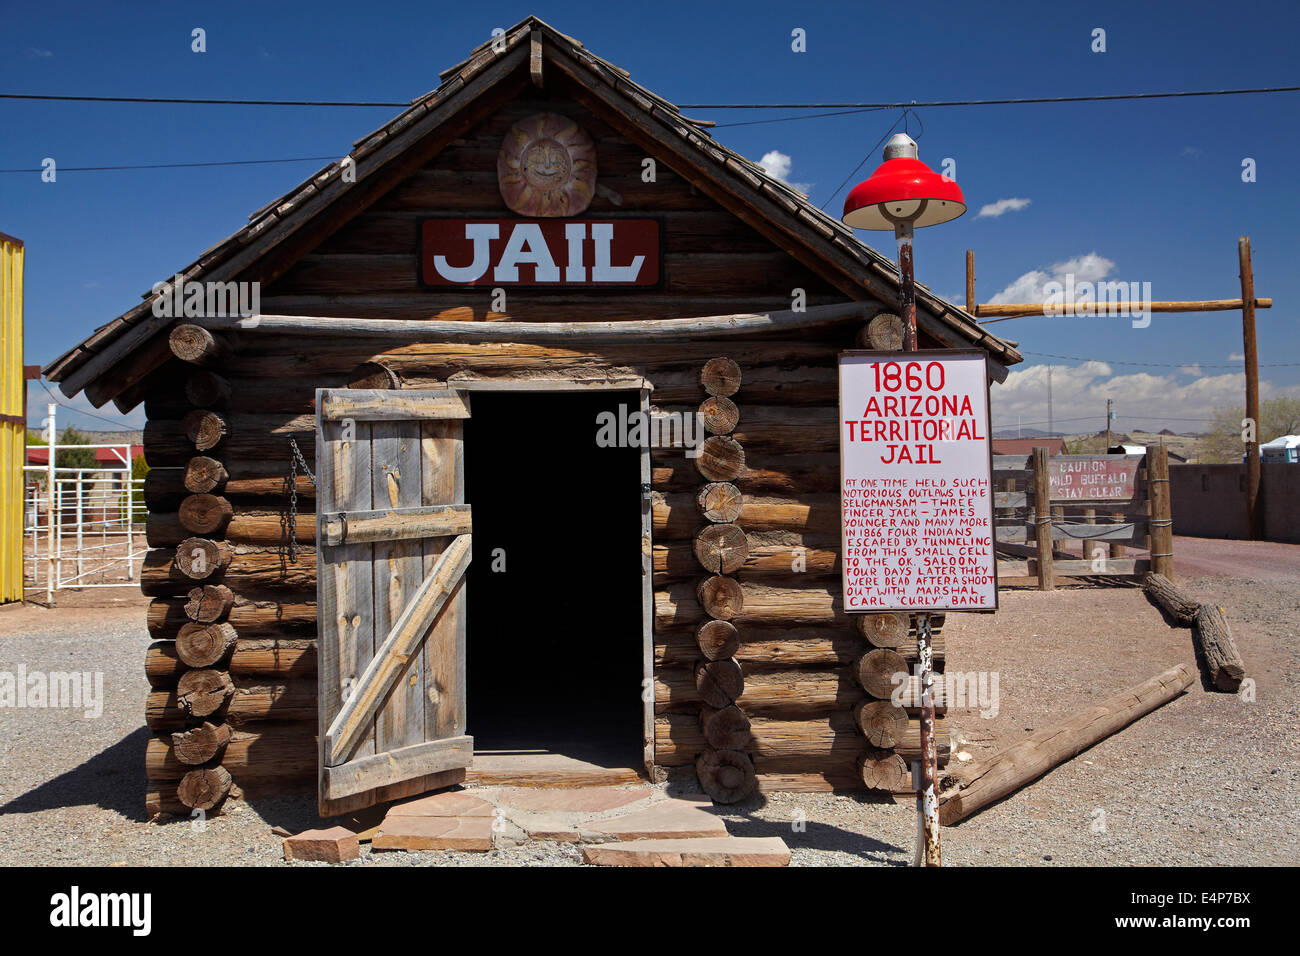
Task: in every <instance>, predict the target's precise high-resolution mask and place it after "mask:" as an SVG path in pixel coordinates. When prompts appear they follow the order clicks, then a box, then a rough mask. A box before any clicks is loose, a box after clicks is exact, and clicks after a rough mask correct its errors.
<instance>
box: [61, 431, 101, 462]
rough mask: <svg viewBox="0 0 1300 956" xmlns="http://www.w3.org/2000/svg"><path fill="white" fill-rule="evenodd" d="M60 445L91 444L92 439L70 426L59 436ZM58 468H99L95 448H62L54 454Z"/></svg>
mask: <svg viewBox="0 0 1300 956" xmlns="http://www.w3.org/2000/svg"><path fill="white" fill-rule="evenodd" d="M58 443H59V445H89V444H90V439H89V438H88V437H86V436H85V435H83V434H82V433H81V432H79V431H77V429H75V428H72V427H71V426H69V427H68V428H65V429H64V430H63V434H62V435H60V436H59V442H58ZM54 466H55V467H56V468H98V467H99V462H97V461H95V449H93V448H60V449H59V450H58V453H57V454H56V455H55V456H54Z"/></svg>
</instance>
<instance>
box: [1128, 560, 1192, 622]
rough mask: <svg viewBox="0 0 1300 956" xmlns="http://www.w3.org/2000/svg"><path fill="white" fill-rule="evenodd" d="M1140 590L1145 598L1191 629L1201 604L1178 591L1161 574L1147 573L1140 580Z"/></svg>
mask: <svg viewBox="0 0 1300 956" xmlns="http://www.w3.org/2000/svg"><path fill="white" fill-rule="evenodd" d="M1142 589H1143V590H1144V591H1146V593H1147V597H1149V598H1151V600H1152V601H1154V602H1155V603H1156V604H1157V605H1159V606H1160V608H1162V609H1163V610H1164V612H1165V613H1166V614H1168V615H1169V616H1170V617H1172V618H1173V619H1174V620H1175V621H1177V622H1178V623H1179V624H1181V625H1183V627H1191V626H1192V623H1193V622H1194V621H1195V620H1196V612H1197V611H1199V610H1200V608H1201V603H1200V602H1199V601H1193V600H1192V599H1191V598H1189V597H1188V596H1187V595H1186V594H1184V593H1183V592H1182V591H1180V590H1178V588H1177V587H1176V586H1175V585H1174V583H1173V582H1172V581H1170V580H1169V579H1168V578H1167V577H1165V576H1164V575H1163V574H1156V573H1155V572H1154V571H1148V572H1147V573H1146V575H1145V576H1144V577H1143V578H1142Z"/></svg>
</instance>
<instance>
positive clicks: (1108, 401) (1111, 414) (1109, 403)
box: [1101, 398, 1115, 455]
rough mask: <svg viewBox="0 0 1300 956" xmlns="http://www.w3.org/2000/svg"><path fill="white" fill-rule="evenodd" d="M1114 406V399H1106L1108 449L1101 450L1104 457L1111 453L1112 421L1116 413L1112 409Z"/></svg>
mask: <svg viewBox="0 0 1300 956" xmlns="http://www.w3.org/2000/svg"><path fill="white" fill-rule="evenodd" d="M1114 404H1115V403H1114V401H1113V400H1112V399H1109V398H1108V399H1106V447H1105V448H1103V449H1102V450H1101V452H1102V454H1103V455H1104V454H1106V453H1107V452H1109V451H1110V421H1111V419H1112V418H1114V417H1115V413H1114V412H1112V411H1111V410H1110V409H1111V406H1112V405H1114Z"/></svg>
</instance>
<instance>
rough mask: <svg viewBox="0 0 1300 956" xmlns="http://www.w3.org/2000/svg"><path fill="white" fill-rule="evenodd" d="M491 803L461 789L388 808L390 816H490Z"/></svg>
mask: <svg viewBox="0 0 1300 956" xmlns="http://www.w3.org/2000/svg"><path fill="white" fill-rule="evenodd" d="M492 812H493V810H492V804H490V803H488V802H487V801H486V800H483V799H481V798H480V797H477V796H474V795H473V794H470V793H465V792H464V791H461V790H451V791H447V792H445V793H430V794H428V795H426V796H423V797H417V798H416V799H414V800H408V801H406V802H405V803H398V804H394V805H393V806H392V807H390V808H389V810H388V815H387V816H386V817H385V818H384V819H385V820H388V819H389V818H390V817H490V816H492Z"/></svg>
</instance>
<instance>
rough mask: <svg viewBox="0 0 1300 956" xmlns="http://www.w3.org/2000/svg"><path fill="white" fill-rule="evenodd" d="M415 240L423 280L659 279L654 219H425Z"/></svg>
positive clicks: (628, 282) (586, 282)
mask: <svg viewBox="0 0 1300 956" xmlns="http://www.w3.org/2000/svg"><path fill="white" fill-rule="evenodd" d="M420 242H421V263H422V278H423V279H424V282H425V283H426V284H427V285H476V284H480V283H482V284H484V285H486V284H488V283H492V284H494V285H498V286H500V285H541V286H546V285H549V286H597V285H599V286H607V285H625V286H644V285H655V284H657V283H658V282H659V223H658V222H656V221H655V220H653V219H616V220H608V221H598V220H590V219H588V220H578V221H574V220H567V221H565V220H555V219H551V220H544V221H541V222H518V221H515V220H509V219H497V220H486V221H485V220H463V219H427V220H425V221H424V222H423V223H422V224H421V229H420Z"/></svg>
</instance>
